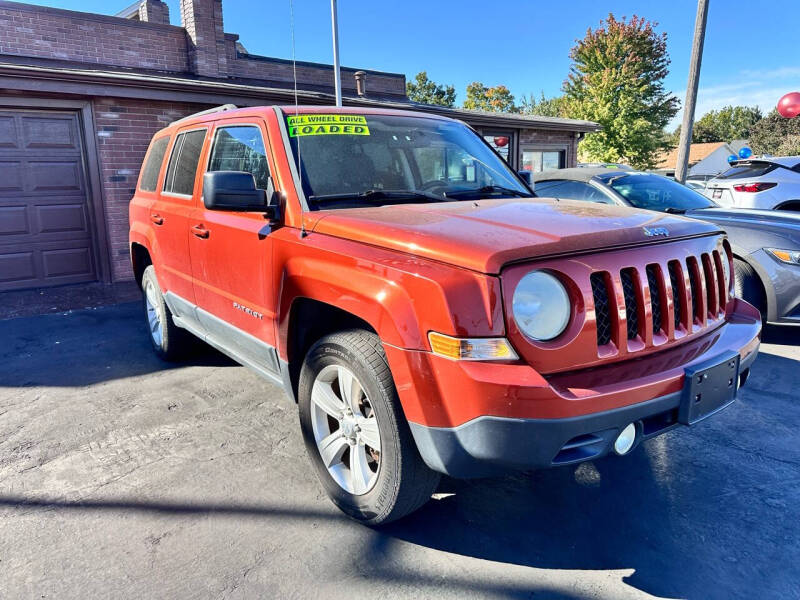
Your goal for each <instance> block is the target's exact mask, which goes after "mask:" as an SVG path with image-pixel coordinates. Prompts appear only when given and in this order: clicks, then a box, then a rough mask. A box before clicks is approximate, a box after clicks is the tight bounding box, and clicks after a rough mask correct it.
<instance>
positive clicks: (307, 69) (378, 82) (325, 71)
mask: <svg viewBox="0 0 800 600" xmlns="http://www.w3.org/2000/svg"><path fill="white" fill-rule="evenodd" d="M230 45H232V42H229V46H230ZM230 54H231V51H230V47H229V48H228V55H229V56H230ZM228 64H229V69H230V70H231V75H232V76H234V77H242V78H246V79H269V80H272V81H281V82H286V83H292V82H293V81H294V71H293V68H292V62H291V61H289V60H283V59H276V58H269V57H265V56H252V55H242V54H240V55H238V57H237V58H236V59H235V60H234V61H229V63H228ZM357 70H358V69H351V68H347V67H342V69H341V73H342V90H344V91H345V92H347V91H350V92H355V89H356V80H355V77H354V75H355V72H356V71H357ZM297 83H298V85H299V86H300V87H302V86H304V85H311V86H317V87H329V88H332V87H333V86H334V81H333V68H332V67H329V66H327V65H315V64H309V63H302V62H299V63H297ZM369 94H377V95H384V94H391V95H396V96H405V94H406V78H405V75H394V74H379V73H373V72H369V71H368V72H367V95H369Z"/></svg>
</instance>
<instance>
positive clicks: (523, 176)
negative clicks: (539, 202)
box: [517, 171, 533, 190]
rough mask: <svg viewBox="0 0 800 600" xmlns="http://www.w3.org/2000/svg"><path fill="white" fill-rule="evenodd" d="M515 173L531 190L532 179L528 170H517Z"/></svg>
mask: <svg viewBox="0 0 800 600" xmlns="http://www.w3.org/2000/svg"><path fill="white" fill-rule="evenodd" d="M517 175H519V177H520V179H522V181H524V182H525V183H526V184H527V186H528V187H529V188H531V190H532V189H533V179H532V178H531V172H530V171H517Z"/></svg>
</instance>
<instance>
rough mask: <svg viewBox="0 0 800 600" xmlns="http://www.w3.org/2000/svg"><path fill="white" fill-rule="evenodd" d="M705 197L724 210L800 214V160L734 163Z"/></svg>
mask: <svg viewBox="0 0 800 600" xmlns="http://www.w3.org/2000/svg"><path fill="white" fill-rule="evenodd" d="M703 194H705V195H706V196H708V197H709V198H711V199H712V200H713V201H714V202H716V203H717V204H719V205H720V206H724V207H733V208H766V209H770V208H774V209H778V210H793V211H800V156H782V157H774V158H773V157H769V158H766V157H761V158H748V159H746V160H737V161H733V162H732V163H731V168H730V169H728V170H727V171H725V172H724V173H722V174H721V175H718V176H717V177H715V178H714V179H712V180H711V181H709V182H708V184H707V185H706V189H705V190H703Z"/></svg>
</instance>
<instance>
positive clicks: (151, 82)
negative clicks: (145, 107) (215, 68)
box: [0, 62, 601, 139]
mask: <svg viewBox="0 0 800 600" xmlns="http://www.w3.org/2000/svg"><path fill="white" fill-rule="evenodd" d="M0 77H2V79H3V87H4V88H6V89H14V90H19V91H26V92H50V93H72V94H79V95H82V96H106V97H123V98H139V99H151V100H168V101H174V100H180V101H184V102H196V103H199V104H228V103H231V104H236V105H245V106H246V105H253V104H254V103H258V102H261V103H263V102H268V103H276V102H287V103H291V104H294V90H293V89H291V88H279V87H267V86H263V85H252V84H248V83H237V82H234V81H221V80H220V81H214V80H207V79H191V78H188V77H180V76H174V75H168V74H157V73H153V74H145V73H138V72H134V71H131V72H125V71H104V70H95V69H83V68H74V67H60V66H44V65H31V64H20V63H14V62H0ZM298 96H299V97H300V99H301V100H302V102H303V103H304V104H313V105H326V104H331V105H332V104H333V103H334V101H335V97H334V95H333V94H331V93H327V92H323V91H314V90H299V91H298ZM343 100H344V103H345V104H346V105H349V106H369V107H378V108H397V109H402V110H416V111H419V112H426V113H433V114H437V115H442V116H446V117H450V118H454V119H460V120H468V121H469V122H470V124H472V125H478V126H487V127H498V126H499V127H513V128H518V129H548V130H556V131H570V132H578V133H579V135H580V136H581V139H582V138H583V135H585V133H588V132H594V131H599V130H600V129H601V127H600V125H598V124H597V123H592V122H591V121H579V120H572V119H556V118H549V117H540V118H537V117H536V116H520V115H514V114H506V113H483V112H480V111H471V110H466V109H457V108H449V107H443V106H430V105H427V104H418V103H415V102H409V101H403V100H400V99H393V98H385V97H384V98H363V97H362V98H357V97H345V98H343Z"/></svg>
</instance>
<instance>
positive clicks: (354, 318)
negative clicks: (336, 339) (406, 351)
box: [282, 297, 380, 402]
mask: <svg viewBox="0 0 800 600" xmlns="http://www.w3.org/2000/svg"><path fill="white" fill-rule="evenodd" d="M347 329H363V330H365V331H368V332H370V333H374V334H375V335H378V332H377V331H376V330H375V328H374V327H373V326H372V325H370V324H369V323H368V322H367V321H365V320H364V319H362V318H361V317H359V316H358V315H355V314H353V313H351V312H348V311H346V310H344V309H342V308H339V307H338V306H334V305H333V304H329V303H327V302H322V301H321V300H317V299H314V298H309V297H298V298H295V299H294V301H293V302H292V305H291V308H290V309H289V318H288V327H287V331H286V339H285V351H286V361H285V364H284V365H282V368H283V369H284V370H285V371H286V372H285V373H284V386H286V387H287V391H290V392H291V394H290V395H291V397H292V398H293V399H294V401H295V402H297V388H298V383H299V381H300V369H301V367H302V365H303V359H304V357H305V355H306V354H307V353H308V350H309V349H310V348H311V346H312V345H313V344H314V342H316V341H317V340H319V339H321V338H322V337H324V336H326V335H329V334H331V333H336V332H338V331H344V330H347ZM378 337H380V336H379V335H378ZM287 377H288V381H286V379H287Z"/></svg>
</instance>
